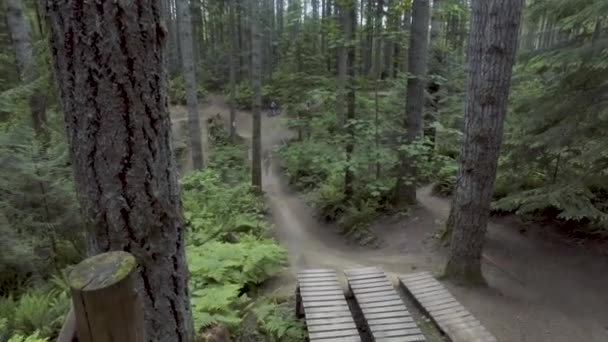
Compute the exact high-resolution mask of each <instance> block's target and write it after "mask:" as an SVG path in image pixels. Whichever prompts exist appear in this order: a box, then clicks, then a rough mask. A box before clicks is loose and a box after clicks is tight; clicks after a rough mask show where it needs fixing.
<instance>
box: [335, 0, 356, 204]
mask: <svg viewBox="0 0 608 342" xmlns="http://www.w3.org/2000/svg"><path fill="white" fill-rule="evenodd" d="M336 4H337V5H338V6H339V13H340V14H339V15H340V26H341V30H342V34H343V39H344V41H346V42H349V43H348V44H347V45H346V46H343V47H342V49H343V51H342V52H341V54H340V55H341V57H340V66H339V68H340V73H342V76H341V81H340V82H341V87H343V89H344V91H343V93H344V99H345V100H346V113H345V114H346V116H345V121H344V124H345V133H346V146H345V152H346V167H345V169H344V195H345V198H346V200H347V201H348V200H350V199H351V198H352V196H353V179H354V174H353V171H352V168H351V167H350V163H351V159H352V154H353V152H354V150H355V131H354V127H353V125H349V124H348V123H349V121H350V120H354V119H355V86H354V84H353V82H354V78H355V46H354V44H352V41H353V40H354V38H355V30H356V26H357V6H356V1H354V0H346V1H343V2H337V3H336Z"/></svg>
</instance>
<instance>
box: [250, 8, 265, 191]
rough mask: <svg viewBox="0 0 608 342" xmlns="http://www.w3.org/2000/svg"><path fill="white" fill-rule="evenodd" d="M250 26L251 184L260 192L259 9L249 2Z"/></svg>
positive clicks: (260, 99)
mask: <svg viewBox="0 0 608 342" xmlns="http://www.w3.org/2000/svg"><path fill="white" fill-rule="evenodd" d="M249 14H250V20H249V21H250V26H251V89H252V90H253V132H252V144H251V150H252V151H251V155H252V158H251V159H252V165H251V184H252V185H253V187H254V188H255V189H256V190H257V191H258V192H261V191H262V117H261V114H262V113H261V111H262V70H261V69H262V61H261V50H262V49H261V46H260V43H261V37H260V32H259V27H258V21H259V20H260V7H259V4H258V3H257V2H256V1H251V2H250V11H249Z"/></svg>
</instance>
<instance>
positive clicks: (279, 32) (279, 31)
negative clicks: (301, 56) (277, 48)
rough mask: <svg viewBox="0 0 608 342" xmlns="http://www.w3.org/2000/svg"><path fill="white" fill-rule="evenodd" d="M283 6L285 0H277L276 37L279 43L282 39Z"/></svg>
mask: <svg viewBox="0 0 608 342" xmlns="http://www.w3.org/2000/svg"><path fill="white" fill-rule="evenodd" d="M284 4H285V0H277V35H278V36H279V41H281V40H282V37H283V27H284V26H283V16H284V15H285V11H284Z"/></svg>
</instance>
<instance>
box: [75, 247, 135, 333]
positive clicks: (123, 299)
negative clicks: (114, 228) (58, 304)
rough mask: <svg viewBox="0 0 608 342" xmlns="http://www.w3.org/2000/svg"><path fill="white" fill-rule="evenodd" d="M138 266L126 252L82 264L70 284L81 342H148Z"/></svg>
mask: <svg viewBox="0 0 608 342" xmlns="http://www.w3.org/2000/svg"><path fill="white" fill-rule="evenodd" d="M136 275H137V263H136V262H135V258H134V257H133V256H132V255H131V254H129V253H126V252H121V251H116V252H108V253H103V254H99V255H96V256H94V257H91V258H88V259H86V260H84V261H83V262H81V263H80V264H78V265H77V266H76V267H75V268H74V270H73V271H72V272H71V273H70V276H69V284H70V290H71V295H72V303H73V305H74V314H75V317H76V333H77V336H78V341H79V342H144V317H143V306H142V303H141V300H140V298H139V296H138V295H137V291H136Z"/></svg>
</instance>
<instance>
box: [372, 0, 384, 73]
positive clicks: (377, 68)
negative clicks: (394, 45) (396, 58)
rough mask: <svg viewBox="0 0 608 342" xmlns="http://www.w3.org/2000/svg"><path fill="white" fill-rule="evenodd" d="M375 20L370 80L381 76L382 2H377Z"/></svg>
mask: <svg viewBox="0 0 608 342" xmlns="http://www.w3.org/2000/svg"><path fill="white" fill-rule="evenodd" d="M376 6H377V7H376V18H375V22H374V39H373V42H374V44H373V46H374V54H373V61H372V62H373V63H372V75H371V76H372V77H371V78H372V79H378V78H380V75H381V74H382V18H383V17H384V0H377V3H376Z"/></svg>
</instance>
